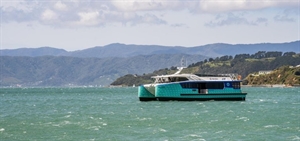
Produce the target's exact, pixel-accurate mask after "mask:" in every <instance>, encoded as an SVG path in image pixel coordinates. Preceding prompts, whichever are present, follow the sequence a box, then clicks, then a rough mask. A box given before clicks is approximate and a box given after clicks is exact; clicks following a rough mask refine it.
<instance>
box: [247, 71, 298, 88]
mask: <svg viewBox="0 0 300 141" xmlns="http://www.w3.org/2000/svg"><path fill="white" fill-rule="evenodd" d="M243 83H244V84H245V85H276V84H281V85H286V86H294V85H297V86H299V85H300V66H298V67H293V66H282V67H280V68H278V69H275V70H273V71H271V72H270V73H269V74H259V73H258V72H256V73H254V74H250V75H248V76H247V77H246V78H245V80H244V81H243Z"/></svg>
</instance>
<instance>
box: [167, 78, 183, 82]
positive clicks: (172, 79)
mask: <svg viewBox="0 0 300 141" xmlns="http://www.w3.org/2000/svg"><path fill="white" fill-rule="evenodd" d="M169 80H170V82H179V81H187V80H188V79H187V78H185V77H170V78H169Z"/></svg>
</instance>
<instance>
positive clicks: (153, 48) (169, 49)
mask: <svg viewBox="0 0 300 141" xmlns="http://www.w3.org/2000/svg"><path fill="white" fill-rule="evenodd" d="M260 50H264V51H281V52H289V51H295V52H300V41H294V42H288V43H259V44H236V45H233V44H224V43H216V44H209V45H203V46H195V47H180V46H159V45H126V44H119V43H114V44H110V45H106V46H97V47H93V48H88V49H84V50H78V51H70V52H68V51H65V50H62V49H55V48H50V47H42V48H37V49H34V48H20V49H4V50H0V56H30V57H35V56H44V55H51V56H72V57H84V58H90V57H96V58H107V57H133V56H138V55H154V54H189V55H203V56H208V57H217V56H223V55H236V54H241V53H247V54H253V53H255V52H258V51H260Z"/></svg>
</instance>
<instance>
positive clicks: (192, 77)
mask: <svg viewBox="0 0 300 141" xmlns="http://www.w3.org/2000/svg"><path fill="white" fill-rule="evenodd" d="M178 77H181V78H182V77H184V78H187V79H188V80H202V81H221V80H231V81H233V80H238V79H237V77H236V75H234V74H216V75H213V74H170V75H158V76H152V77H151V78H154V79H159V78H178Z"/></svg>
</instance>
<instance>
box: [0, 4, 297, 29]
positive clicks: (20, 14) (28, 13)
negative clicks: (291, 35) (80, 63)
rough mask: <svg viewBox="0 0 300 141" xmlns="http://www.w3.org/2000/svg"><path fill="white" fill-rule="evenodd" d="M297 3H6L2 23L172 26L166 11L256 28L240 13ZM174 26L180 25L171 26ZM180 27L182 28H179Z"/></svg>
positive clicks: (214, 23)
mask: <svg viewBox="0 0 300 141" xmlns="http://www.w3.org/2000/svg"><path fill="white" fill-rule="evenodd" d="M298 3H299V2H298V1H297V0H285V1H282V0H261V1H257V0H111V1H109V0H88V1H80V0H58V1H55V0H53V1H31V0H18V1H3V2H2V3H1V4H2V5H1V8H0V10H1V11H0V12H1V14H2V20H1V22H2V23H4V22H35V21H38V22H40V23H42V24H46V25H51V26H68V27H69V26H103V25H107V24H111V23H121V24H130V25H138V24H158V25H160V24H168V22H167V21H166V20H165V19H164V17H162V16H159V15H160V13H162V12H165V11H181V10H186V11H189V12H190V13H193V14H203V13H205V14H220V13H225V14H228V13H229V15H227V19H226V18H225V19H224V18H223V19H222V20H217V21H210V22H209V23H207V24H206V25H207V26H223V25H231V24H248V25H253V24H254V25H255V24H257V23H259V22H262V19H260V20H259V19H258V21H249V20H247V19H245V18H243V17H239V16H237V15H230V13H233V12H236V11H238V12H239V11H240V12H243V11H251V10H257V9H266V8H274V7H284V8H286V9H289V8H290V7H299V4H298ZM274 20H275V21H292V19H291V17H289V15H285V14H281V15H278V16H276V17H274ZM170 25H171V26H172V25H173V26H174V25H176V23H170ZM177 27H178V25H177Z"/></svg>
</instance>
